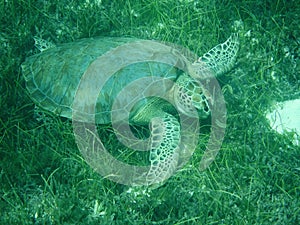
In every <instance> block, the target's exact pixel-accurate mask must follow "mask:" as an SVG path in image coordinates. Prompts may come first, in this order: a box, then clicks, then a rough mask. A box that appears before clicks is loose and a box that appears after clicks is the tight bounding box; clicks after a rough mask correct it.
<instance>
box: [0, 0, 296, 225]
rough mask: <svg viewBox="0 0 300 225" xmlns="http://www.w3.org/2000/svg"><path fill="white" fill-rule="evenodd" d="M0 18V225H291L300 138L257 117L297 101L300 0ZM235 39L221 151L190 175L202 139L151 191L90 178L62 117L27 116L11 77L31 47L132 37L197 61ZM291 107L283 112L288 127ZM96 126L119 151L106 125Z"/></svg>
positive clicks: (224, 80)
mask: <svg viewBox="0 0 300 225" xmlns="http://www.w3.org/2000/svg"><path fill="white" fill-rule="evenodd" d="M0 12H1V13H0V15H1V33H0V46H1V47H0V57H1V58H0V71H1V74H0V94H1V96H0V106H1V110H0V169H1V172H0V194H1V200H0V212H1V213H0V224H177V225H179V224H300V201H299V199H300V146H299V145H298V144H297V143H299V141H298V140H299V133H298V134H297V133H296V131H297V130H295V129H294V130H293V129H292V130H288V131H282V132H280V133H278V132H276V130H274V129H272V124H270V123H269V121H268V119H267V118H266V114H267V112H268V111H270V110H272V109H273V108H274V105H276V104H277V103H278V102H279V103H280V102H284V101H288V100H297V99H299V98H300V70H299V68H300V66H299V64H300V62H299V61H300V58H299V55H300V27H299V21H300V18H299V15H300V4H299V1H298V0H294V1H293V0H290V1H283V0H277V1H269V0H260V1H248V0H242V1H234V0H227V1H214V0H211V1H209V0H207V1H196V0H195V1H193V0H168V1H165V0H163V1H160V0H120V1H118V0H85V1H77V0H76V1H65V0H62V1H58V0H54V1H46V0H28V1H25V0H6V1H4V0H3V1H1V2H0ZM233 32H237V33H238V34H239V41H240V49H239V52H238V56H237V59H236V62H235V64H234V67H233V68H232V69H231V70H230V71H229V72H227V73H225V74H224V75H223V76H220V77H218V78H217V79H218V82H219V84H220V86H221V88H222V92H223V95H224V98H225V101H226V108H227V126H226V131H225V137H224V141H223V143H222V146H221V149H220V151H219V154H218V155H217V157H216V159H215V160H214V162H213V163H212V164H211V165H210V166H209V168H208V169H206V170H204V171H200V170H199V167H198V165H199V162H200V160H201V157H202V155H203V152H204V151H205V144H206V142H205V139H207V136H206V135H205V134H203V135H200V136H199V143H198V146H197V149H196V151H195V153H194V154H193V156H192V157H191V159H190V160H189V162H188V163H187V165H185V166H184V167H183V168H181V169H180V170H179V171H178V172H177V173H176V174H174V175H173V176H171V177H170V178H169V179H168V180H167V181H166V182H164V183H163V184H162V185H161V186H160V187H157V188H153V189H146V188H145V189H138V190H135V189H132V188H130V187H127V186H125V185H122V184H118V183H115V182H113V181H111V180H109V179H106V178H103V177H102V176H101V175H99V174H98V173H96V172H95V171H94V170H93V168H91V167H90V166H89V165H88V164H87V163H86V162H85V160H84V158H83V157H82V156H81V154H80V151H79V150H78V148H77V145H76V143H75V140H74V135H73V130H72V124H71V122H70V120H68V119H64V118H60V117H58V116H55V115H53V114H51V113H47V112H42V113H39V112H37V110H36V109H35V105H34V103H33V101H32V100H31V99H30V96H29V94H28V92H27V90H26V88H25V80H24V77H23V75H22V71H21V64H22V63H23V62H24V61H25V58H26V57H28V56H31V55H33V54H35V53H37V52H38V50H37V48H36V47H35V44H34V38H40V39H43V40H45V41H47V42H49V43H53V44H59V43H66V42H72V41H74V40H77V39H80V38H86V37H96V36H117V37H120V36H122V37H123V36H124V37H136V38H141V39H154V40H161V41H167V42H171V43H175V44H176V45H180V46H184V47H185V48H188V49H190V50H191V51H193V52H195V53H196V54H197V55H202V54H203V53H205V52H207V51H208V50H209V49H211V48H212V47H214V46H216V45H217V44H219V43H222V42H223V41H225V40H226V39H227V38H228V37H229V36H230V34H231V33H233ZM295 102H298V101H295ZM297 109H298V110H299V107H298V108H297V107H294V108H293V110H290V111H289V110H285V111H284V113H285V116H286V113H290V112H291V113H292V114H293V115H290V116H289V117H288V118H292V122H291V121H290V124H293V121H294V120H295V121H294V124H296V123H298V124H299V115H300V112H299V111H297ZM297 113H299V114H298V117H297V115H296V114H297ZM294 118H295V119H294ZM297 118H298V120H297ZM208 126H209V125H208ZM99 129H100V131H99V132H100V133H101V134H103V137H104V138H105V140H106V145H107V146H108V147H109V148H111V149H116V148H119V144H117V143H115V141H112V140H111V139H110V137H111V131H112V128H111V126H110V125H109V124H108V125H101V126H99ZM204 130H205V129H204ZM107 132H108V133H109V134H107ZM146 133H147V132H146ZM202 138H203V139H204V140H202ZM120 148H121V147H120ZM120 152H121V151H120ZM120 152H118V150H116V151H115V152H114V154H116V155H118V153H120Z"/></svg>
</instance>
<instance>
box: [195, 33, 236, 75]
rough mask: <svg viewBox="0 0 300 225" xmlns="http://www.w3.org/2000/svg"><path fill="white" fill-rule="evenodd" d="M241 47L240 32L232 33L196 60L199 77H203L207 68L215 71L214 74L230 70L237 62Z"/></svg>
mask: <svg viewBox="0 0 300 225" xmlns="http://www.w3.org/2000/svg"><path fill="white" fill-rule="evenodd" d="M238 49H239V41H238V34H232V35H231V36H230V37H229V38H228V39H227V40H226V41H225V42H224V43H222V44H219V45H217V46H215V47H214V48H212V49H211V50H210V51H208V52H207V53H205V54H204V55H203V56H202V57H200V58H199V59H198V60H197V61H196V62H194V63H193V67H195V66H196V67H198V68H197V71H195V72H196V75H197V77H202V78H205V77H203V76H204V74H207V70H209V71H211V72H213V75H214V76H218V75H220V74H222V73H225V72H227V71H228V70H230V69H231V68H232V66H233V64H234V62H235V59H236V56H237V52H238Z"/></svg>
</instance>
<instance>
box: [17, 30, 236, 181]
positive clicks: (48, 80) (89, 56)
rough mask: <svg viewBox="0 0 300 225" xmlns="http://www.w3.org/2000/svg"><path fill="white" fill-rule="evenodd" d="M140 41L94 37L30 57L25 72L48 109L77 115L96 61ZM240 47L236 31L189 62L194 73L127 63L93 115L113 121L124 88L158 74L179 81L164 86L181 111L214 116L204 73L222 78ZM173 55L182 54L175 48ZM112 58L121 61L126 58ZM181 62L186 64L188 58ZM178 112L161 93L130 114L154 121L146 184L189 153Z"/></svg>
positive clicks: (136, 119)
mask: <svg viewBox="0 0 300 225" xmlns="http://www.w3.org/2000/svg"><path fill="white" fill-rule="evenodd" d="M136 41H138V40H137V39H132V38H122V37H103V38H88V39H82V40H79V41H76V42H72V43H67V44H62V45H60V46H57V47H53V48H49V49H47V50H45V51H43V52H41V53H40V54H36V55H33V56H31V57H29V58H27V59H26V61H25V62H24V63H23V64H22V70H23V75H24V78H25V81H26V87H27V90H28V92H29V93H30V96H31V98H32V100H33V101H34V102H35V103H36V104H37V105H38V106H39V107H41V108H43V109H45V110H48V111H51V112H53V113H55V114H57V115H60V116H62V117H66V118H70V119H71V118H72V110H73V102H74V97H75V95H76V91H77V89H78V85H79V83H80V81H81V79H82V77H83V74H84V73H85V72H86V71H87V69H88V68H89V67H90V65H91V64H92V62H94V61H95V60H96V59H97V58H99V57H100V56H103V55H104V54H105V53H106V52H109V51H110V50H112V49H115V48H117V47H118V46H122V45H125V44H127V43H133V42H136ZM143 51H144V52H145V54H147V53H148V52H147V51H148V50H147V48H146V46H145V50H143ZM149 51H152V50H149ZM237 51H238V37H237V35H236V34H233V35H232V36H231V37H230V38H229V39H228V40H227V41H225V42H224V43H222V44H219V45H217V46H216V47H214V48H213V49H211V50H210V51H209V52H207V53H206V54H204V55H203V56H202V57H200V58H199V59H197V60H196V61H195V62H194V63H191V64H190V66H187V67H190V68H188V69H187V71H192V73H193V74H192V75H191V74H187V73H186V72H183V71H179V70H178V69H176V68H175V67H174V66H172V65H167V64H164V63H158V62H157V61H153V62H149V61H148V62H138V63H134V64H131V65H129V66H126V67H124V68H122V69H120V70H119V71H118V72H117V73H115V74H113V76H111V77H110V78H109V79H108V80H107V82H105V85H104V86H103V88H102V89H101V92H100V93H99V96H98V98H97V101H96V107H95V114H93V115H92V116H93V117H94V118H95V121H96V123H98V124H107V123H110V122H111V113H112V105H113V102H114V99H115V98H116V96H117V95H118V93H119V91H120V90H122V89H123V88H125V87H126V86H127V85H128V84H130V83H131V82H132V81H134V80H136V79H138V78H143V77H150V76H155V77H158V78H160V77H163V78H167V79H169V80H171V81H174V85H165V86H164V85H162V86H161V89H163V90H164V91H165V92H166V95H165V96H166V98H167V100H170V101H171V102H174V103H175V105H176V108H177V109H178V110H179V111H180V112H181V113H183V114H185V115H187V116H191V117H195V116H196V115H194V114H193V113H194V111H193V110H194V108H195V109H196V110H197V116H199V117H200V118H206V117H207V116H208V115H209V114H210V104H209V99H208V98H209V96H207V94H206V90H205V87H204V86H203V85H202V84H201V81H200V82H199V79H198V78H199V77H200V78H201V74H202V73H203V74H206V75H205V76H207V74H208V73H204V71H209V74H213V76H218V75H219V74H222V73H224V72H225V71H227V70H229V69H230V68H231V67H232V65H233V63H234V60H235V58H236V54H237ZM156 53H157V52H156ZM169 53H170V54H173V56H172V57H173V58H176V53H173V52H172V51H170V52H169ZM160 57H164V56H160ZM124 58H126V56H125V57H124ZM111 60H120V58H116V59H114V58H112V59H111ZM121 60H123V59H121ZM180 63H182V64H185V62H184V60H183V61H181V62H180ZM183 67H184V66H183ZM206 78H207V79H209V77H204V76H203V77H202V78H201V79H203V80H204V79H206ZM201 79H200V80H201ZM100 82H101V77H100ZM89 84H90V86H91V88H92V87H93V81H92V80H91V81H89ZM131 91H132V92H134V90H130V91H129V92H131ZM131 94H132V93H131ZM87 108H88V106H86V105H85V103H84V102H83V105H82V107H81V110H82V111H83V113H85V112H86V111H89V110H88V109H87ZM173 112H174V108H173V107H170V105H169V104H167V103H166V102H165V101H163V100H162V99H160V98H155V97H153V98H147V99H146V98H145V99H144V100H143V101H140V102H139V103H138V104H136V105H135V106H134V107H133V109H132V110H131V112H130V118H129V122H130V123H131V124H134V125H135V124H141V125H144V124H149V123H150V124H151V125H150V130H151V134H150V140H151V141H150V142H151V143H150V148H151V149H150V156H149V161H150V169H149V171H148V172H147V174H146V184H155V183H160V182H162V181H163V180H165V179H166V178H167V177H169V176H170V175H171V174H172V173H173V172H174V171H175V170H176V168H177V167H178V162H179V161H180V158H181V157H184V156H182V153H181V149H180V147H179V146H180V144H179V143H180V139H181V127H180V122H179V121H178V118H177V117H176V116H174V115H173ZM88 114H89V113H86V117H82V120H83V121H84V122H89V121H90V118H89V115H88ZM85 118H86V119H85ZM153 118H154V119H153ZM144 184H145V183H144Z"/></svg>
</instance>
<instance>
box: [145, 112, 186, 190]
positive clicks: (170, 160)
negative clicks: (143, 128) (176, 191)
mask: <svg viewBox="0 0 300 225" xmlns="http://www.w3.org/2000/svg"><path fill="white" fill-rule="evenodd" d="M150 140H151V150H150V156H149V160H150V163H151V165H150V170H149V172H148V174H147V183H148V185H153V184H158V183H161V182H163V181H164V180H166V179H168V178H169V177H170V176H171V175H172V174H173V173H174V172H175V170H176V168H177V164H178V159H179V142H180V124H179V122H178V121H177V119H176V118H175V117H174V116H172V115H171V114H167V113H165V114H164V115H163V116H162V117H155V118H153V119H152V120H151V137H150Z"/></svg>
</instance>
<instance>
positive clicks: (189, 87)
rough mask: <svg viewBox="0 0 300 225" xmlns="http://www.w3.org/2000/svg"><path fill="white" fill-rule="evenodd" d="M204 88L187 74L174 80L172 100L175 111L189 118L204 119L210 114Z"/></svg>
mask: <svg viewBox="0 0 300 225" xmlns="http://www.w3.org/2000/svg"><path fill="white" fill-rule="evenodd" d="M206 95H207V93H205V89H204V87H203V86H202V85H201V84H200V82H198V81H196V80H195V79H193V78H192V77H190V76H188V75H187V74H185V73H184V74H182V75H181V76H179V77H178V79H177V80H176V85H175V87H174V100H175V104H176V107H177V109H178V110H179V111H180V112H181V113H183V114H185V115H187V116H189V117H198V116H199V117H200V118H206V117H207V116H208V115H209V114H210V107H209V104H208V100H207V97H206ZM195 109H196V110H195Z"/></svg>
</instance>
